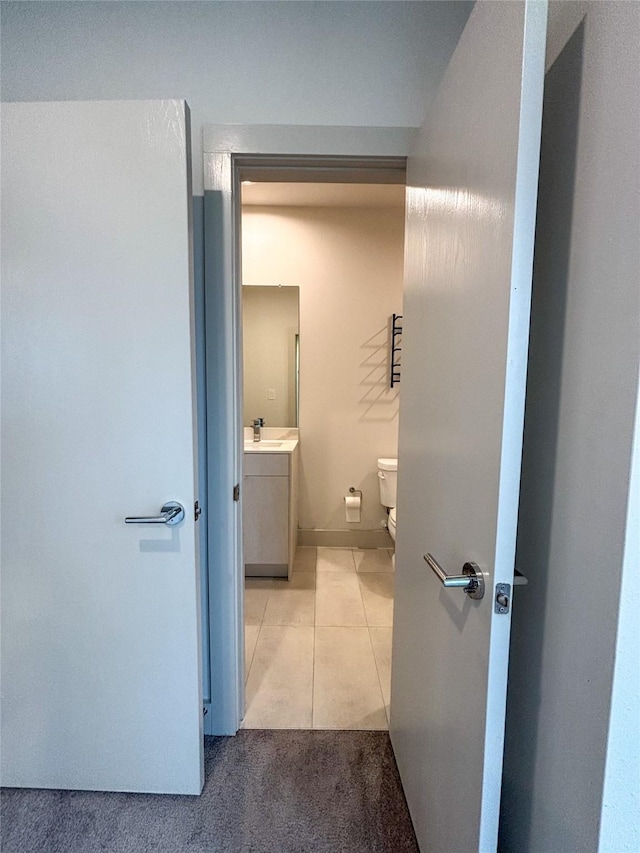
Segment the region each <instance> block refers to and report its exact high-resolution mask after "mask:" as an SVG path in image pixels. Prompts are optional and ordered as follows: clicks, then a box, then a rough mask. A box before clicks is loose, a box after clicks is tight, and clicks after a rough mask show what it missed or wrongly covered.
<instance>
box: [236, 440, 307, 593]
mask: <svg viewBox="0 0 640 853" xmlns="http://www.w3.org/2000/svg"><path fill="white" fill-rule="evenodd" d="M243 500H244V507H243V524H244V534H243V543H244V572H245V576H247V577H285V578H290V577H291V573H292V571H293V559H294V557H295V552H296V540H297V535H298V441H297V439H288V440H287V439H279V440H268V439H267V440H262V441H258V442H254V441H250V440H246V439H245V442H244V498H243Z"/></svg>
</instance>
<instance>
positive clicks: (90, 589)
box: [2, 101, 203, 794]
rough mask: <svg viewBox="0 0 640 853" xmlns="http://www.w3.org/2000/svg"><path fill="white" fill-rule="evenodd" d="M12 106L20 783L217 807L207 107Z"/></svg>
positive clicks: (13, 594) (7, 556) (7, 499)
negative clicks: (199, 450)
mask: <svg viewBox="0 0 640 853" xmlns="http://www.w3.org/2000/svg"><path fill="white" fill-rule="evenodd" d="M2 112H3V115H2V248H3V254H2V298H3V305H2V308H3V314H2V316H3V353H2V374H3V375H2V380H3V381H2V393H3V399H2V611H3V612H2V617H3V618H2V784H3V785H12V786H28V787H42V788H81V789H94V790H117V791H156V792H175V793H184V794H198V793H200V791H201V789H202V783H203V747H202V704H201V679H200V630H199V598H198V573H197V571H196V563H197V553H196V547H197V537H196V536H195V524H194V500H195V497H196V479H195V465H194V460H195V446H194V425H195V420H194V406H193V400H194V395H193V391H192V382H193V347H192V311H191V294H192V288H191V250H190V219H189V217H190V205H191V193H190V185H189V177H188V173H187V158H188V153H189V128H188V108H187V107H186V104H184V103H183V102H180V101H153V102H151V101H150V102H143V101H139V102H114V103H109V102H96V103H79V102H66V103H48V104H3V110H2ZM167 501H177V502H179V503H180V504H182V505H183V506H184V510H185V518H184V520H182V521H181V522H180V523H178V524H175V525H168V524H162V523H155V524H151V523H149V524H125V520H124V519H125V516H158V514H159V512H160V508H161V507H162V505H163V504H164V503H165V502H167Z"/></svg>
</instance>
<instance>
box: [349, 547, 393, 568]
mask: <svg viewBox="0 0 640 853" xmlns="http://www.w3.org/2000/svg"><path fill="white" fill-rule="evenodd" d="M353 559H354V560H355V564H356V571H357V572H392V571H393V566H392V564H391V557H390V556H389V552H388V551H387V549H386V548H368V549H365V550H362V551H360V550H357V551H356V550H354V552H353Z"/></svg>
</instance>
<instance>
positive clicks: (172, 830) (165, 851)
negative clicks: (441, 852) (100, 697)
mask: <svg viewBox="0 0 640 853" xmlns="http://www.w3.org/2000/svg"><path fill="white" fill-rule="evenodd" d="M1 804H2V828H1V839H2V851H3V853H94V851H96V853H97V851H101V853H103V851H107V853H134V851H135V853H152V852H153V853H223V851H224V853H306V851H309V852H310V853H311V852H312V851H313V853H343V852H344V853H418V846H417V844H416V840H415V835H414V832H413V827H412V825H411V819H410V817H409V813H408V810H407V805H406V802H405V798H404V794H403V791H402V786H401V784H400V777H399V775H398V770H397V767H396V763H395V759H394V756H393V751H392V748H391V743H390V741H389V736H388V733H387V732H382V731H370V732H367V731H299V730H278V731H276V730H268V731H267V730H244V731H241V732H239V733H238V735H236V737H228V738H227V737H215V738H213V737H212V738H206V739H205V787H204V791H203V793H202V795H201V796H200V797H177V796H166V795H163V796H159V795H155V794H111V793H100V792H86V791H50V790H31V789H16V788H7V789H4V790H3V791H2V794H1Z"/></svg>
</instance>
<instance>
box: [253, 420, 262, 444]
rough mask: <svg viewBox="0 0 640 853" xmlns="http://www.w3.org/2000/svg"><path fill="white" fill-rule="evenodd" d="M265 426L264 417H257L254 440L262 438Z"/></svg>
mask: <svg viewBox="0 0 640 853" xmlns="http://www.w3.org/2000/svg"><path fill="white" fill-rule="evenodd" d="M263 426H264V418H256V419H255V421H254V422H253V440H254V441H260V439H261V438H262V427H263Z"/></svg>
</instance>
